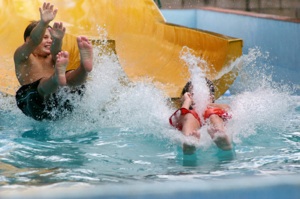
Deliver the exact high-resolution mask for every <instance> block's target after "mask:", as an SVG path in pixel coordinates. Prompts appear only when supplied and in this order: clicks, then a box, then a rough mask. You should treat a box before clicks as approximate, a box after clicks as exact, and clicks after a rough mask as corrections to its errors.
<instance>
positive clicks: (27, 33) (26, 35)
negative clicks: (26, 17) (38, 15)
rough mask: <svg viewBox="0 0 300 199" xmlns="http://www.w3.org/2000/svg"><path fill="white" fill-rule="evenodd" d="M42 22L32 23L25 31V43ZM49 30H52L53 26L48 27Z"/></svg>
mask: <svg viewBox="0 0 300 199" xmlns="http://www.w3.org/2000/svg"><path fill="white" fill-rule="evenodd" d="M39 22H40V21H31V22H30V24H29V25H28V26H27V27H26V29H25V31H24V41H26V38H27V37H29V36H30V34H31V31H32V30H33V29H34V28H35V27H36V25H37V24H38V23H39ZM48 28H52V27H51V26H48Z"/></svg>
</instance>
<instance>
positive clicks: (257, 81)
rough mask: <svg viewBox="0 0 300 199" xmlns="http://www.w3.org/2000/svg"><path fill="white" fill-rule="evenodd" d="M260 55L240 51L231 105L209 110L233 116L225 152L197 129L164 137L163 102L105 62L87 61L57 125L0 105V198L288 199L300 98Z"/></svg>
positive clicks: (299, 130)
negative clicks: (90, 64)
mask: <svg viewBox="0 0 300 199" xmlns="http://www.w3.org/2000/svg"><path fill="white" fill-rule="evenodd" d="M100 50H101V49H99V48H97V47H95V53H96V54H98V53H99V51H100ZM265 55H266V54H265V53H264V52H260V50H259V49H249V53H248V54H245V55H243V56H242V57H241V58H240V59H239V60H238V61H239V62H240V63H242V64H243V70H242V71H241V72H240V74H239V77H238V78H237V80H236V82H235V83H234V85H233V86H232V92H231V95H227V96H222V97H221V98H220V99H218V100H217V103H228V104H229V105H230V106H231V108H232V114H233V118H232V120H230V121H229V122H228V124H227V129H228V132H229V134H230V136H231V137H232V140H233V144H234V149H233V150H232V151H221V150H219V149H218V148H217V147H216V146H215V145H214V143H213V142H212V141H211V139H210V137H209V136H208V134H207V132H206V129H207V127H205V126H204V127H203V128H202V129H201V130H200V133H201V140H200V142H195V140H193V139H192V138H185V137H184V136H182V135H181V133H180V132H179V131H177V130H175V129H173V128H171V127H170V125H169V124H168V118H169V116H170V115H171V114H172V113H173V111H174V110H175V108H174V107H173V106H172V105H171V104H172V103H171V102H170V100H169V99H168V98H167V97H166V96H164V94H163V93H162V92H161V91H160V90H158V89H157V88H155V86H154V85H153V84H152V83H151V79H147V80H143V81H140V82H135V83H131V82H128V80H127V79H126V76H125V75H124V72H123V70H122V68H121V67H120V65H119V64H118V61H117V57H116V55H114V54H112V55H102V56H101V57H97V59H95V61H94V64H95V68H94V70H93V72H92V73H91V76H90V78H89V81H88V83H87V85H86V86H87V92H86V94H85V96H84V98H83V99H82V100H81V101H80V102H78V104H77V107H76V110H75V111H74V112H73V113H72V114H71V115H70V116H68V117H67V118H64V119H62V120H60V121H52V122H51V121H43V122H38V121H34V120H33V119H31V118H28V117H26V116H25V115H23V114H22V113H21V111H20V110H19V109H18V108H17V106H16V105H15V100H14V97H11V96H5V95H4V94H2V95H0V105H1V107H0V118H1V119H0V184H1V187H0V192H1V191H2V193H3V194H5V193H6V194H8V195H7V196H11V197H18V196H19V195H17V194H18V193H19V192H10V191H9V190H14V189H16V190H23V192H22V197H26V196H28V198H33V195H34V194H37V195H38V194H41V191H37V190H35V189H34V188H35V187H39V190H47V189H49V187H50V188H53V187H55V189H56V191H55V192H48V193H47V194H49V195H48V196H53V197H64V196H65V197H66V196H67V195H68V194H70V195H69V196H70V198H72V197H73V198H76V197H80V196H82V197H84V196H87V195H88V196H90V198H93V197H95V196H114V195H115V196H118V197H128V198H130V196H135V197H138V196H144V197H145V198H147V197H148V198H151V196H153V195H151V194H157V195H156V197H158V196H160V197H161V198H163V197H164V196H168V198H170V197H172V198H181V197H184V196H185V197H186V198H195V197H196V196H203V197H206V198H207V197H211V198H217V197H218V194H217V193H219V192H216V190H219V191H220V190H222V191H221V192H220V194H221V193H222V194H225V195H224V196H226V195H227V196H230V190H235V192H231V193H233V195H231V196H236V198H239V197H238V196H239V194H240V193H245V194H248V196H249V198H253V197H254V196H255V194H259V190H260V189H254V190H253V189H251V187H252V188H253V186H255V185H257V186H260V187H265V189H264V191H265V192H264V194H265V195H266V194H271V196H272V197H273V198H280V196H281V195H280V194H283V196H286V195H284V193H289V194H291V195H289V196H290V197H288V198H297V197H298V196H299V194H300V193H299V187H300V180H298V179H299V177H300V164H299V163H300V145H299V142H300V96H297V95H294V94H293V93H294V90H295V89H297V85H284V84H280V83H277V82H274V81H272V73H270V71H272V66H270V65H268V64H267V63H268V58H267V57H266V56H265ZM189 59H194V58H193V57H190V58H189ZM233 64H236V63H233ZM195 73H197V72H195ZM194 78H195V77H194ZM66 97H67V96H66ZM75 100H76V99H75ZM183 141H188V142H189V141H190V142H193V143H195V144H196V146H197V151H196V153H195V154H193V155H184V154H183V153H182V149H181V143H182V142H183ZM274 184H275V185H274ZM276 186H278V187H279V188H278V187H277V189H276ZM62 187H64V188H65V187H69V188H70V187H71V188H72V189H71V190H70V192H67V193H68V194H67V193H66V192H65V191H62V190H61V189H62ZM93 187H96V189H91V188H93ZM222 188H224V190H223V189H222ZM274 188H275V189H276V191H274V190H273V191H272V189H274ZM28 189H33V190H35V191H32V192H30V193H27V192H24V190H28ZM79 190H80V192H79ZM249 190H252V191H251V193H250V191H249ZM180 191H181V192H180ZM176 192H179V193H181V194H174V193H176ZM72 194H73V195H72ZM93 194H94V195H93ZM134 194H137V195H134ZM199 194H200V195H199ZM71 196H72V197H71ZM75 196H76V197H75ZM266 196H267V195H266ZM268 197H269V195H268ZM268 197H265V198H268ZM95 198H96V197H95ZM244 198H247V197H244ZM283 198H285V197H283Z"/></svg>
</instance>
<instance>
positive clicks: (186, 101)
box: [181, 92, 193, 110]
mask: <svg viewBox="0 0 300 199" xmlns="http://www.w3.org/2000/svg"><path fill="white" fill-rule="evenodd" d="M192 104H193V99H192V96H191V93H189V92H186V93H185V94H184V95H183V96H182V105H181V108H186V109H187V110H189V109H190V106H191V105H192Z"/></svg>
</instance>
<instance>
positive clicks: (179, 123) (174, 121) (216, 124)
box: [169, 79, 232, 154]
mask: <svg viewBox="0 0 300 199" xmlns="http://www.w3.org/2000/svg"><path fill="white" fill-rule="evenodd" d="M206 82H207V86H208V87H209V90H210V102H209V103H208V105H207V107H206V110H205V111H204V113H203V114H202V116H203V117H201V118H203V119H204V120H203V121H202V120H201V119H200V116H199V113H197V112H196V110H195V102H194V100H193V86H192V83H191V82H190V81H189V82H188V83H187V84H186V85H185V86H184V88H183V90H182V93H181V95H182V97H181V100H182V103H181V108H179V109H178V110H176V111H175V112H174V113H173V114H172V115H171V117H170V118H169V122H170V124H171V125H172V126H173V127H175V128H177V129H178V130H180V131H181V132H182V133H183V134H184V135H186V136H194V137H196V138H197V139H200V133H199V132H198V130H199V129H200V128H201V127H202V126H203V125H204V123H206V122H208V124H209V127H208V133H209V135H210V137H211V138H212V139H213V141H214V142H215V144H216V145H217V146H218V147H219V148H220V149H222V150H231V148H232V145H231V140H230V138H229V137H228V135H227V134H226V129H225V122H226V120H228V119H230V118H231V116H230V115H229V114H228V111H229V110H230V107H229V106H228V105H226V104H215V103H214V86H213V83H212V82H211V81H210V80H208V79H206ZM194 151H195V147H194V146H191V145H188V144H183V152H184V153H185V154H192V153H194Z"/></svg>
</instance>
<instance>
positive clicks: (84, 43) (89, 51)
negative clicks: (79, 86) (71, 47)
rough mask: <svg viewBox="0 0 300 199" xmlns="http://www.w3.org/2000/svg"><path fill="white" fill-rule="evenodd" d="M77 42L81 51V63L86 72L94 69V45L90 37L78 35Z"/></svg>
mask: <svg viewBox="0 0 300 199" xmlns="http://www.w3.org/2000/svg"><path fill="white" fill-rule="evenodd" d="M77 44H78V48H79V52H80V60H81V65H82V67H83V68H84V70H85V71H86V72H91V71H92V70H93V46H92V44H91V43H90V42H89V40H88V38H86V37H84V36H79V37H77Z"/></svg>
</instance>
